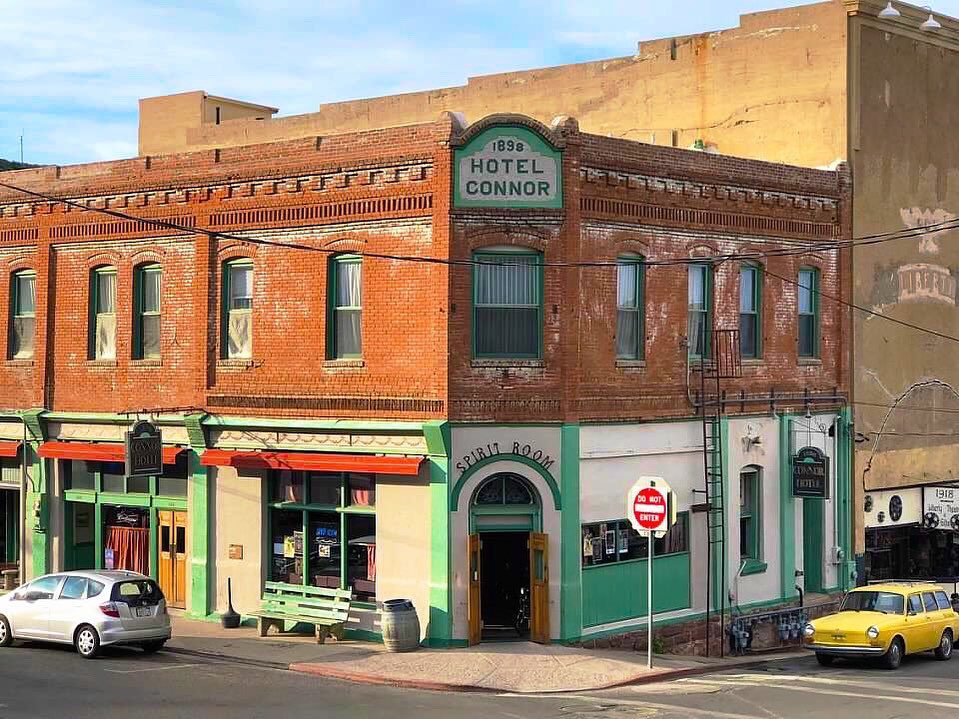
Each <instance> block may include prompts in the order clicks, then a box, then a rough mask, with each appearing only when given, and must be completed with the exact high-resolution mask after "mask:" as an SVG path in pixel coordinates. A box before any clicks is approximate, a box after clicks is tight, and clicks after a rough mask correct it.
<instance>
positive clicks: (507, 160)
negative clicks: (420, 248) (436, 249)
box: [453, 126, 563, 208]
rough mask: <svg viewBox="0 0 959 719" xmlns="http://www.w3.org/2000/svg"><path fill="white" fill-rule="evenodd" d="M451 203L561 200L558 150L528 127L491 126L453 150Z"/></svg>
mask: <svg viewBox="0 0 959 719" xmlns="http://www.w3.org/2000/svg"><path fill="white" fill-rule="evenodd" d="M453 206H454V207H546V208H562V206H563V153H562V152H561V151H560V150H556V149H554V148H553V147H552V146H551V145H550V144H549V143H548V142H547V141H546V140H545V139H543V138H542V137H540V135H538V134H537V133H535V132H533V131H532V130H530V129H528V128H525V127H519V126H508V127H491V128H489V129H487V130H484V131H483V132H481V133H479V134H478V135H477V136H476V137H474V138H473V139H472V140H470V141H469V142H468V143H466V145H464V146H463V147H461V148H458V149H457V150H456V151H455V152H454V153H453Z"/></svg>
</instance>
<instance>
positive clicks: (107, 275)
mask: <svg viewBox="0 0 959 719" xmlns="http://www.w3.org/2000/svg"><path fill="white" fill-rule="evenodd" d="M87 356H88V357H89V359H93V360H114V359H116V358H117V269H116V267H97V268H96V269H94V270H93V271H92V272H91V273H90V329H89V338H88V355H87Z"/></svg>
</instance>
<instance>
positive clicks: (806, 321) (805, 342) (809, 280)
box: [798, 268, 819, 357]
mask: <svg viewBox="0 0 959 719" xmlns="http://www.w3.org/2000/svg"><path fill="white" fill-rule="evenodd" d="M798 289H799V356H800V357H818V356H819V273H818V272H817V271H816V270H815V269H812V268H804V269H801V270H799V288H798Z"/></svg>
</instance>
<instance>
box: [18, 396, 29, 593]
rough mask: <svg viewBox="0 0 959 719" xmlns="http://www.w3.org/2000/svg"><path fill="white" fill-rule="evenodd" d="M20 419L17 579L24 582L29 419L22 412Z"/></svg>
mask: <svg viewBox="0 0 959 719" xmlns="http://www.w3.org/2000/svg"><path fill="white" fill-rule="evenodd" d="M20 421H21V422H23V444H21V445H20V526H19V527H17V531H18V532H20V544H19V549H20V566H19V574H18V576H17V581H18V583H19V584H23V583H24V582H26V577H27V532H26V528H27V420H26V417H24V416H23V415H22V414H21V415H20Z"/></svg>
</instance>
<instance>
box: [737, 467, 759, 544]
mask: <svg viewBox="0 0 959 719" xmlns="http://www.w3.org/2000/svg"><path fill="white" fill-rule="evenodd" d="M762 496H763V494H762V479H761V477H760V472H759V469H758V468H757V467H747V468H746V469H744V470H743V471H742V472H740V474H739V556H740V559H741V560H743V561H746V562H760V561H762V554H761V539H762Z"/></svg>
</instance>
